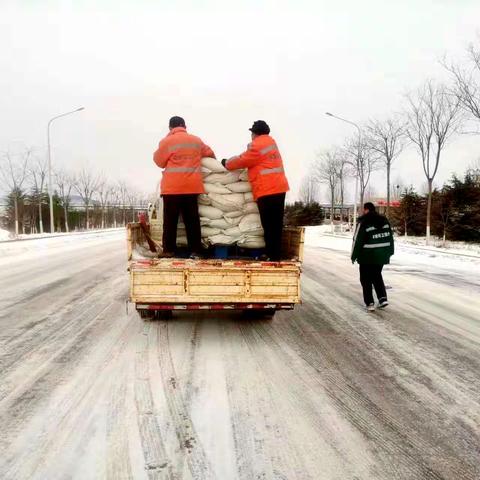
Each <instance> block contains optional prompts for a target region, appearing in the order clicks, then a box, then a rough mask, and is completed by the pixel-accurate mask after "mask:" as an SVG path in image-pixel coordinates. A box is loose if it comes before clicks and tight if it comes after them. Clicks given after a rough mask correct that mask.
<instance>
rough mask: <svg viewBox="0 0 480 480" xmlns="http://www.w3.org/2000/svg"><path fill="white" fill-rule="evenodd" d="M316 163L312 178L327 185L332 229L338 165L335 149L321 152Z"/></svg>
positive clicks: (337, 154)
mask: <svg viewBox="0 0 480 480" xmlns="http://www.w3.org/2000/svg"><path fill="white" fill-rule="evenodd" d="M317 160H318V162H317V163H316V164H315V165H314V167H313V169H314V170H313V178H314V179H316V180H317V181H318V182H320V183H323V184H325V185H327V188H328V193H329V196H330V225H331V226H332V233H333V231H334V228H333V218H334V216H335V192H336V189H337V185H338V168H339V164H340V156H339V152H338V150H336V149H333V150H327V151H325V152H321V153H319V154H318V157H317Z"/></svg>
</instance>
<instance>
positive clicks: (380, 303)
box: [378, 298, 388, 308]
mask: <svg viewBox="0 0 480 480" xmlns="http://www.w3.org/2000/svg"><path fill="white" fill-rule="evenodd" d="M378 307H379V308H385V307H388V300H387V299H386V298H381V299H380V300H379V301H378Z"/></svg>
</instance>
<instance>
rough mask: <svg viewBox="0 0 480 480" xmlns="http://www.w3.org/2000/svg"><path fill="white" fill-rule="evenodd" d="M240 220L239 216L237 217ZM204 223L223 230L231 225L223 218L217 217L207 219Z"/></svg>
mask: <svg viewBox="0 0 480 480" xmlns="http://www.w3.org/2000/svg"><path fill="white" fill-rule="evenodd" d="M238 221H239V222H240V217H239V219H238ZM205 225H208V226H209V227H212V228H219V229H220V230H225V229H226V228H230V227H231V226H232V225H231V223H229V222H228V221H227V220H226V219H225V218H219V219H217V220H209V221H208V223H206V224H205Z"/></svg>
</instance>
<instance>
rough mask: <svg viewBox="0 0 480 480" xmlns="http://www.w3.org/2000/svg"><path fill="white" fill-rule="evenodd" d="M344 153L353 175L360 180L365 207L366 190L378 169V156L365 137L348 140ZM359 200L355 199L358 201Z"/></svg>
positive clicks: (361, 203) (361, 198)
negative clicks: (373, 173)
mask: <svg viewBox="0 0 480 480" xmlns="http://www.w3.org/2000/svg"><path fill="white" fill-rule="evenodd" d="M344 153H345V155H346V159H347V164H348V165H349V166H350V167H351V169H352V171H351V174H352V175H353V176H355V177H356V179H358V183H359V187H360V205H363V202H364V198H365V190H366V189H367V186H368V184H369V182H370V177H371V175H372V172H373V171H374V170H375V169H376V168H377V167H378V154H377V155H376V152H374V151H373V150H372V149H371V148H370V145H369V143H368V141H367V139H366V138H365V137H353V138H352V139H350V140H347V142H346V144H345V147H344ZM356 200H357V199H355V201H356Z"/></svg>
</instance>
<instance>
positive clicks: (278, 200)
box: [257, 193, 285, 261]
mask: <svg viewBox="0 0 480 480" xmlns="http://www.w3.org/2000/svg"><path fill="white" fill-rule="evenodd" d="M257 205H258V210H259V211H260V219H261V221H262V227H263V230H264V232H265V251H266V252H265V253H266V254H267V256H268V257H269V258H270V260H273V261H278V260H280V259H281V253H282V231H283V214H284V210H285V193H276V194H274V195H265V196H264V197H260V198H259V199H258V200H257Z"/></svg>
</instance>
